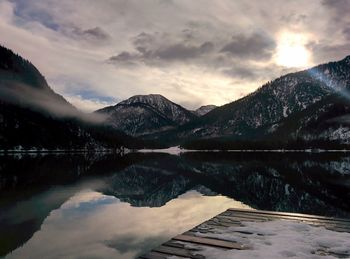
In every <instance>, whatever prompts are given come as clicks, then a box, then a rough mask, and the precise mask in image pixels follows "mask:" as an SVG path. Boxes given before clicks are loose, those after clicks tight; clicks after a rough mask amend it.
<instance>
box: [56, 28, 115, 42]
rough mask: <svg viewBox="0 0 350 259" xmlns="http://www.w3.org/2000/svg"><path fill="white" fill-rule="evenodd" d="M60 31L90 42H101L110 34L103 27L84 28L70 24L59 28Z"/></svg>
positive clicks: (108, 37)
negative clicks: (70, 25)
mask: <svg viewBox="0 0 350 259" xmlns="http://www.w3.org/2000/svg"><path fill="white" fill-rule="evenodd" d="M61 31H62V32H63V33H64V34H65V35H67V36H69V37H71V38H74V39H77V40H83V41H88V42H92V43H97V42H98V43H102V42H105V41H108V40H109V39H111V36H110V35H109V34H108V33H107V32H106V31H105V30H104V29H102V28H101V27H98V26H96V27H93V28H90V29H86V30H83V29H81V28H79V27H76V26H72V27H65V28H61Z"/></svg>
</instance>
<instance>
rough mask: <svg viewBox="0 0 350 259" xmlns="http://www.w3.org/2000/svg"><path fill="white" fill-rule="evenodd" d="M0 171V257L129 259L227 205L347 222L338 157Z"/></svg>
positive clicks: (169, 159) (80, 158) (39, 160)
mask: <svg viewBox="0 0 350 259" xmlns="http://www.w3.org/2000/svg"><path fill="white" fill-rule="evenodd" d="M0 165H1V167H0V188H1V189H0V211H1V214H0V256H1V255H7V257H8V258H46V257H47V258H67V257H72V258H78V257H80V258H81V257H83V258H86V257H89V258H90V257H94V258H95V257H96V258H133V257H135V256H136V255H138V254H140V253H144V252H145V251H147V250H149V249H151V248H152V247H154V246H157V245H158V244H160V243H162V242H164V241H166V240H167V239H169V238H170V237H172V236H174V235H176V234H178V233H181V232H184V231H185V230H187V229H189V228H191V227H193V226H195V225H197V224H199V223H200V222H202V221H204V220H206V219H208V218H210V217H212V216H214V215H216V214H218V213H219V212H221V211H223V210H225V209H227V208H229V207H253V208H257V209H267V210H280V211H291V212H304V213H312V214H319V215H329V216H342V217H348V216H349V214H350V204H349V202H348V200H349V198H350V197H349V196H350V193H349V189H350V184H349V183H350V182H349V180H350V160H349V158H347V157H346V156H344V155H342V154H239V153H233V154H230V153H223V154H219V153H215V154H209V153H187V154H183V155H181V156H172V155H167V154H129V155H127V156H125V157H117V156H114V155H101V154H100V155H96V154H95V155H92V154H85V155H46V156H37V157H29V156H24V157H8V156H7V157H6V156H2V157H0ZM11 251H12V252H11ZM10 252H11V253H10Z"/></svg>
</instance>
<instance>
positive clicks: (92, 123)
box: [0, 46, 132, 149]
mask: <svg viewBox="0 0 350 259" xmlns="http://www.w3.org/2000/svg"><path fill="white" fill-rule="evenodd" d="M104 121H105V118H104V117H103V116H102V115H100V114H85V113H83V112H80V111H79V110H77V109H76V108H75V107H74V106H73V105H71V104H70V103H69V102H67V101H66V100H65V99H64V98H63V97H62V96H61V95H59V94H57V93H55V92H54V91H53V90H52V89H51V88H50V87H49V85H48V84H47V82H46V80H45V78H44V77H43V75H42V74H41V73H40V72H39V71H38V70H37V69H36V68H35V66H34V65H33V64H31V63H30V62H29V61H27V60H25V59H23V58H22V57H20V56H19V55H16V54H14V53H13V52H12V51H11V50H9V49H7V48H5V47H1V46H0V122H1V124H0V149H13V148H15V149H22V148H25V149H33V148H34V149H42V148H45V149H55V148H60V149H71V148H89V149H94V148H103V147H120V146H122V145H125V144H126V143H125V140H130V142H131V143H132V140H131V138H128V137H125V136H124V135H123V134H122V133H121V132H118V131H116V130H115V129H113V128H111V127H109V126H107V125H103V122H104Z"/></svg>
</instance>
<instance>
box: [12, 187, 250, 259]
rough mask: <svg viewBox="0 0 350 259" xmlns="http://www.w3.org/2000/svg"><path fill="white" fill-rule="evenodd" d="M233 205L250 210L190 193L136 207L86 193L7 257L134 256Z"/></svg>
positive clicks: (53, 215)
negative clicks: (154, 206) (161, 204)
mask: <svg viewBox="0 0 350 259" xmlns="http://www.w3.org/2000/svg"><path fill="white" fill-rule="evenodd" d="M232 207H236V208H247V207H248V206H246V205H244V204H242V203H240V202H237V201H234V200H232V199H229V198H226V197H223V196H211V197H208V196H203V195H201V194H200V193H198V192H197V191H189V192H187V193H185V194H183V195H181V196H179V197H178V198H176V199H173V200H171V201H169V202H168V203H167V204H166V205H164V206H162V207H159V208H149V207H132V206H130V205H129V204H128V203H124V202H120V200H119V199H117V198H114V197H110V196H106V195H103V194H101V193H98V192H93V191H83V192H79V193H77V194H76V195H75V196H73V197H72V198H70V199H69V200H68V201H67V202H66V203H64V204H63V205H62V206H61V208H59V209H57V210H54V211H52V212H51V214H50V215H49V217H48V218H47V219H46V220H45V221H44V223H43V225H42V226H41V230H40V231H38V232H36V233H35V235H34V236H33V237H32V238H31V239H30V240H29V241H28V242H27V243H26V244H25V245H24V246H23V247H21V248H18V249H17V250H15V251H14V252H13V253H12V254H11V255H9V258H48V257H49V258H67V256H69V257H70V258H72V257H79V258H85V257H89V258H91V257H94V256H96V257H98V258H133V257H135V255H137V254H139V253H140V252H144V251H146V250H148V249H151V248H153V247H154V246H156V245H158V244H161V243H162V242H164V241H166V240H168V239H169V238H170V237H172V236H175V235H177V234H179V233H182V232H184V231H186V230H188V229H190V228H192V227H194V226H195V225H198V224H199V223H201V222H203V221H205V220H207V219H209V218H211V217H213V216H214V215H216V214H218V213H220V212H222V211H224V210H226V209H227V208H232Z"/></svg>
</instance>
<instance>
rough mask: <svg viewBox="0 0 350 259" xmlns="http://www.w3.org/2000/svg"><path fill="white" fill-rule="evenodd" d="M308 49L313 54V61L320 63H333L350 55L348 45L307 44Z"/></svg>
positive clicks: (349, 46)
mask: <svg viewBox="0 0 350 259" xmlns="http://www.w3.org/2000/svg"><path fill="white" fill-rule="evenodd" d="M308 48H309V49H310V51H312V53H314V61H315V62H316V63H322V62H327V61H335V60H339V59H342V58H344V57H345V56H347V55H350V45H349V44H334V45H328V44H316V43H311V44H309V46H308Z"/></svg>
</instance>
